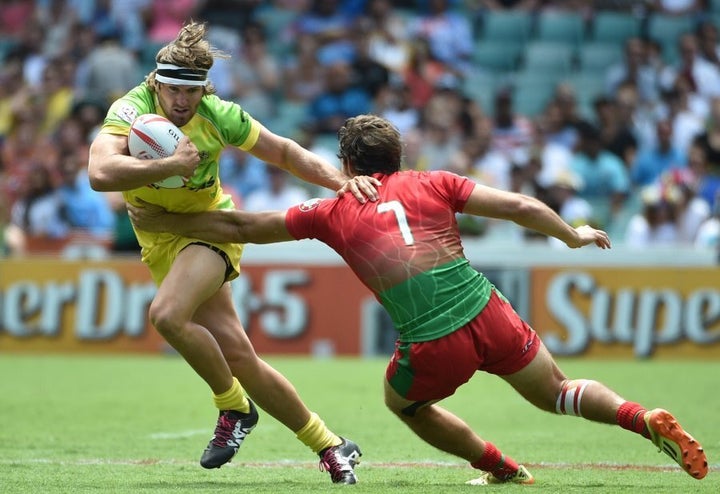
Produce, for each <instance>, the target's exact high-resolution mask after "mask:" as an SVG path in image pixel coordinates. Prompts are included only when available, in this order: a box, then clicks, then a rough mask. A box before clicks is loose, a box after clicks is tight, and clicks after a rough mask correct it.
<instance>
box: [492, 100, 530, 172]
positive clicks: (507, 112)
mask: <svg viewBox="0 0 720 494" xmlns="http://www.w3.org/2000/svg"><path fill="white" fill-rule="evenodd" d="M534 139H535V129H534V126H533V123H532V122H531V121H530V119H529V118H527V117H526V116H525V115H520V114H519V113H516V112H515V107H514V100H513V93H512V89H510V88H501V89H500V90H498V92H497V93H496V94H495V101H494V112H493V130H492V146H493V149H495V150H497V151H500V152H501V153H503V154H505V156H506V157H507V159H509V160H512V158H513V154H514V153H515V152H516V151H517V150H518V149H526V150H527V149H528V148H529V147H530V146H531V145H532V143H533V140H534Z"/></svg>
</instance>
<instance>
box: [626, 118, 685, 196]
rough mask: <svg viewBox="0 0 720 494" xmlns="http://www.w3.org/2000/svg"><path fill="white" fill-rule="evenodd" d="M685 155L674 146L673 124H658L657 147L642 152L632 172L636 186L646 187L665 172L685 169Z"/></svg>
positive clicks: (665, 122) (663, 122)
mask: <svg viewBox="0 0 720 494" xmlns="http://www.w3.org/2000/svg"><path fill="white" fill-rule="evenodd" d="M685 164H686V158H685V154H684V153H682V152H681V151H680V150H679V149H677V148H676V147H674V146H673V141H672V123H671V122H669V121H668V120H661V121H660V122H658V123H657V145H656V146H654V147H653V148H651V149H646V150H644V151H642V152H641V153H640V154H639V155H638V157H637V159H636V160H635V162H634V163H633V165H632V168H631V170H630V176H631V178H632V182H633V184H634V185H639V186H645V185H650V184H651V183H652V182H655V181H656V180H657V179H658V178H659V177H660V176H661V175H662V174H663V173H664V172H666V171H668V170H672V169H674V168H681V167H684V166H685Z"/></svg>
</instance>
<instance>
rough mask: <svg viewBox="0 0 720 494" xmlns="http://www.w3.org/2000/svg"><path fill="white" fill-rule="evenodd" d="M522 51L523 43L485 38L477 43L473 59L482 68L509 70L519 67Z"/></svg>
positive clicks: (500, 70)
mask: <svg viewBox="0 0 720 494" xmlns="http://www.w3.org/2000/svg"><path fill="white" fill-rule="evenodd" d="M522 51H523V45H522V44H521V43H514V42H512V41H510V40H504V41H495V40H492V39H483V40H479V41H477V42H476V43H475V48H474V49H473V55H472V60H473V63H474V64H475V65H477V66H478V67H479V68H481V69H489V70H494V71H499V72H508V71H513V70H515V69H517V67H518V64H519V61H520V55H521V54H522Z"/></svg>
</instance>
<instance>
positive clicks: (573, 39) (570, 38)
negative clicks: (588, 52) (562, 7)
mask: <svg viewBox="0 0 720 494" xmlns="http://www.w3.org/2000/svg"><path fill="white" fill-rule="evenodd" d="M584 38H585V20H584V19H583V18H582V16H581V14H580V13H579V12H570V11H561V12H557V11H553V10H546V11H541V12H540V14H539V16H538V19H537V26H536V32H535V37H534V39H536V40H538V41H548V42H557V43H564V44H567V45H570V46H572V47H576V46H577V45H579V44H580V43H581V42H582V41H583V39H584Z"/></svg>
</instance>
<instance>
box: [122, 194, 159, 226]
mask: <svg viewBox="0 0 720 494" xmlns="http://www.w3.org/2000/svg"><path fill="white" fill-rule="evenodd" d="M136 201H137V202H138V204H139V205H137V206H136V205H134V204H130V203H127V210H128V216H130V221H132V224H133V225H135V228H137V229H138V230H144V231H146V232H162V231H165V230H164V229H163V228H162V227H163V225H165V219H166V216H167V211H166V210H165V208H163V207H162V206H158V205H157V204H151V203H149V202H146V201H143V200H142V199H140V198H137V199H136Z"/></svg>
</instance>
